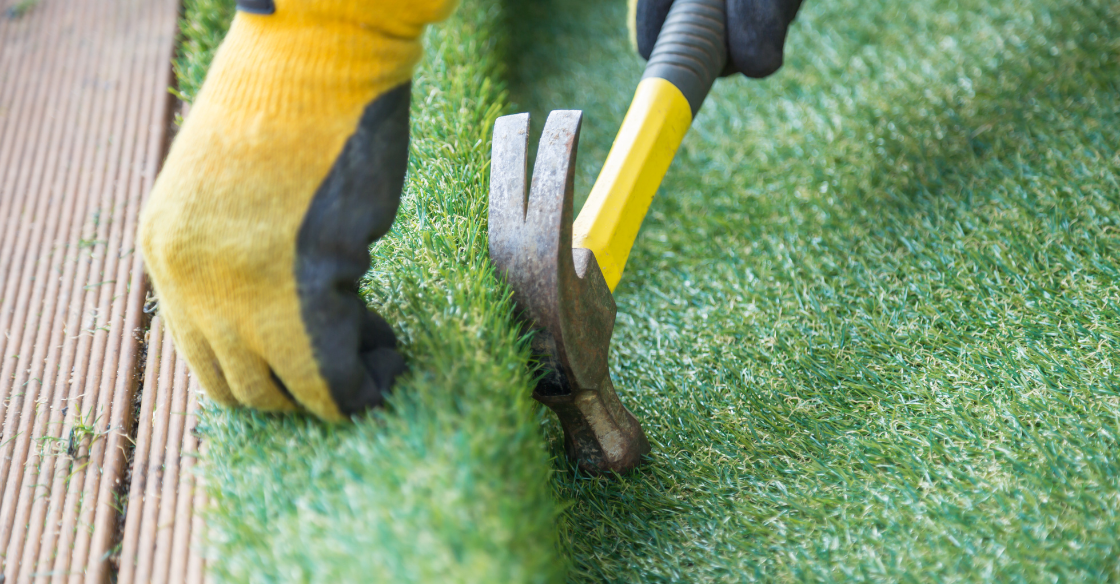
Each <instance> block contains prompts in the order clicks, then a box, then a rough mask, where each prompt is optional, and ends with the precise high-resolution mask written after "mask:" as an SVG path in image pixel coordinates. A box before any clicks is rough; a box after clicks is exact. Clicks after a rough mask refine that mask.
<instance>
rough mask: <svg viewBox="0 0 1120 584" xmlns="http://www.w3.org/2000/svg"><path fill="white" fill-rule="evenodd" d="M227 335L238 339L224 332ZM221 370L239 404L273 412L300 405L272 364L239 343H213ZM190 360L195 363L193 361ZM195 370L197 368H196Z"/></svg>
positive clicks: (288, 409)
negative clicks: (274, 370) (270, 365)
mask: <svg viewBox="0 0 1120 584" xmlns="http://www.w3.org/2000/svg"><path fill="white" fill-rule="evenodd" d="M222 337H224V338H236V337H233V336H232V335H222ZM213 353H214V354H215V355H216V356H217V360H218V363H219V366H220V367H221V371H222V373H223V375H224V376H225V379H226V381H227V383H228V384H229V388H230V393H232V394H233V397H234V399H236V400H237V403H239V404H241V405H245V406H249V407H252V408H257V409H259V410H265V411H270V412H285V411H292V410H295V409H297V408H298V406H297V404H296V403H295V401H294V400H293V398H292V394H291V393H290V392H289V391H288V388H287V387H286V386H285V385H284V384H283V382H281V381H280V379H279V377H278V376H277V375H276V374H275V373H274V372H273V370H272V368H271V367H269V363H268V361H266V360H265V359H264V358H263V357H262V356H260V355H258V354H257V353H255V352H253V351H252V350H250V349H249V348H247V347H246V346H245V345H244V344H242V343H239V342H219V343H217V344H215V345H214V351H213ZM188 362H190V363H191V364H192V366H193V365H194V362H193V361H190V359H189V358H188ZM194 369H197V367H195V368H194Z"/></svg>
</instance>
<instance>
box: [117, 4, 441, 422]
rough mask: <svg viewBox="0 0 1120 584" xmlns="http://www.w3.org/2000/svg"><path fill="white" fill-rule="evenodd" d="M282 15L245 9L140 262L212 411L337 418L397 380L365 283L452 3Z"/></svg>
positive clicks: (168, 178) (191, 121)
mask: <svg viewBox="0 0 1120 584" xmlns="http://www.w3.org/2000/svg"><path fill="white" fill-rule="evenodd" d="M274 2H275V4H273V0H240V3H239V12H238V14H237V16H236V17H235V18H234V21H233V24H232V26H231V28H230V31H229V33H228V35H227V36H226V39H225V41H224V42H223V43H222V45H221V47H220V48H219V50H218V52H217V55H216V56H215V58H214V62H213V65H212V66H211V69H210V73H209V75H208V77H207V79H206V82H205V83H204V85H203V87H202V89H201V90H200V92H199V94H198V97H197V99H196V100H195V102H194V104H193V106H192V108H191V111H190V114H189V115H188V117H187V119H186V121H185V123H184V124H183V127H182V130H181V131H180V132H179V135H178V136H177V138H176V139H175V142H174V144H173V145H172V147H171V152H170V154H169V156H168V158H167V161H166V163H165V164H164V167H163V170H162V171H161V173H160V176H159V178H158V180H157V181H156V184H155V186H154V188H153V191H152V194H151V197H150V199H149V201H148V203H147V206H146V207H145V209H144V210H143V214H142V217H141V225H140V234H139V238H140V249H141V252H142V253H143V256H144V260H145V262H146V264H147V267H148V271H149V273H150V275H151V279H152V282H153V283H154V285H155V288H156V292H157V293H158V295H159V302H160V315H161V317H162V318H163V319H164V322H165V324H166V325H167V327H168V328H169V329H170V331H171V334H172V336H173V337H174V340H175V346H176V348H177V349H178V351H179V352H180V354H181V355H183V356H185V357H186V359H187V361H188V363H189V364H190V366H191V370H192V371H193V373H194V375H196V376H197V377H198V379H199V381H200V382H201V384H202V387H203V388H204V389H205V390H206V392H207V393H208V394H209V395H210V397H211V398H213V399H214V400H215V401H218V402H220V403H222V404H226V405H237V404H240V405H245V406H251V407H255V408H260V409H262V410H273V411H276V410H293V409H306V410H308V411H310V412H312V413H314V414H315V415H317V416H319V417H321V418H324V419H328V420H338V419H342V418H344V417H346V416H348V415H350V414H353V413H356V412H360V411H362V410H364V409H366V408H368V407H371V406H376V405H379V404H381V403H382V401H383V400H384V397H385V394H386V392H387V391H388V390H389V388H390V386H391V385H392V383H393V379H394V377H395V376H396V375H398V374H399V373H400V372H401V371H403V369H404V362H403V360H402V358H401V356H400V355H399V354H398V353H397V352H396V350H395V346H396V338H395V336H394V335H393V332H392V330H391V329H390V328H389V326H388V324H387V323H386V322H385V321H384V319H382V318H381V317H380V316H378V315H377V314H376V313H373V312H371V311H369V310H368V309H367V307H366V306H365V303H364V302H363V301H362V300H361V298H360V297H359V296H358V293H357V280H358V279H359V278H360V277H361V276H362V275H363V274H364V273H365V272H366V271H367V270H368V269H369V262H370V258H369V249H368V248H369V245H370V243H372V242H373V241H374V240H376V239H378V238H379V237H381V236H382V235H384V234H385V233H386V232H387V231H388V230H389V227H390V226H391V225H392V223H393V218H394V216H395V215H396V212H397V205H398V203H399V199H400V193H401V188H402V186H403V182H404V174H405V168H406V165H407V162H408V104H409V87H410V79H411V77H412V70H413V67H414V66H415V64H416V62H417V61H418V60H419V58H420V53H421V46H420V41H419V37H420V34H421V33H422V31H423V29H424V26H425V25H426V24H428V23H431V22H434V21H437V20H441V19H443V18H445V17H446V16H447V15H448V14H449V13H450V12H451V10H452V8H453V7H454V1H453V0H377V1H376V2H369V1H366V0H274Z"/></svg>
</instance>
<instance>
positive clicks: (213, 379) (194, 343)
mask: <svg viewBox="0 0 1120 584" xmlns="http://www.w3.org/2000/svg"><path fill="white" fill-rule="evenodd" d="M169 312H170V311H169V310H168V309H167V308H166V306H165V307H163V308H162V309H161V310H160V318H161V319H163V326H164V327H165V328H166V329H167V330H168V331H169V332H170V333H171V338H172V339H173V340H174V341H175V351H176V352H177V353H178V354H179V355H180V356H182V357H183V358H185V359H186V360H187V364H188V365H190V369H191V374H193V375H194V376H195V377H196V378H198V382H199V385H201V386H202V389H203V391H205V392H206V395H207V396H208V397H209V398H210V399H212V400H214V401H216V402H218V403H219V404H221V405H223V406H226V407H233V406H236V405H238V400H237V398H236V397H234V395H233V390H232V389H230V387H229V383H227V382H226V377H225V374H224V373H223V372H222V366H221V363H219V361H218V356H217V355H216V354H214V350H213V349H212V348H211V347H210V343H208V342H206V338H205V337H204V336H203V335H202V334H201V333H200V332H199V331H198V329H196V328H194V327H192V326H190V320H189V319H184V320H183V321H182V322H181V323H180V322H178V321H175V322H173V318H172V316H171V314H169Z"/></svg>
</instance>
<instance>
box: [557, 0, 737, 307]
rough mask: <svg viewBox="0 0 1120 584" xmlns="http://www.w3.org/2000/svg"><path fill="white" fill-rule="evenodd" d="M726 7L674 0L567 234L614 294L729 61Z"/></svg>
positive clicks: (718, 1) (719, 1)
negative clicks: (688, 136)
mask: <svg viewBox="0 0 1120 584" xmlns="http://www.w3.org/2000/svg"><path fill="white" fill-rule="evenodd" d="M725 20H726V16H725V6H724V0H676V1H675V2H674V3H673V6H672V8H671V9H670V10H669V15H668V17H666V19H665V24H664V25H663V26H662V27H661V31H660V33H658V37H657V43H656V44H655V45H654V48H653V53H652V54H651V55H650V59H649V64H648V65H646V70H645V73H644V74H643V75H642V81H641V82H640V83H639V84H638V88H637V90H636V91H635V92H634V99H633V101H632V102H631V103H630V109H629V110H627V112H626V118H625V119H623V121H622V127H621V128H620V129H619V131H618V136H617V137H616V138H615V140H614V144H613V145H612V146H611V150H610V152H609V153H608V154H607V161H606V162H605V163H604V164H603V170H602V171H601V172H600V173H599V178H598V179H596V180H595V186H594V187H592V188H591V194H590V195H589V196H588V198H587V202H586V203H584V205H583V209H582V210H581V211H580V214H579V217H577V218H576V221H575V225H574V226H573V227H572V245H573V246H574V247H583V248H587V249H590V250H591V251H592V252H594V253H595V259H596V260H597V261H598V262H599V267H600V269H602V271H603V277H604V278H606V280H607V286H609V287H610V289H611V292H614V289H615V287H616V286H618V282H619V280H621V279H622V270H623V268H625V267H626V259H627V258H628V257H629V256H630V249H631V248H632V247H633V245H634V239H635V238H637V237H638V230H639V228H641V226H642V220H643V219H644V218H645V216H646V212H647V211H649V205H650V203H651V202H652V201H653V195H654V194H655V193H656V192H657V187H659V186H660V185H661V179H662V178H664V177H665V172H666V171H668V170H669V164H670V163H672V162H673V156H675V155H676V153H677V148H679V147H680V145H681V141H682V140H684V135H685V134H686V133H688V127H689V126H690V125H691V124H692V119H693V117H694V116H695V115H696V112H697V111H699V109H700V105H701V104H702V103H703V102H704V97H706V96H707V95H708V91H709V90H710V89H711V87H712V83H714V82H715V79H716V76H717V75H719V73H720V71H721V70H722V69H723V66H724V63H726V61H727V50H726V40H725V39H726V30H725V24H724V22H725Z"/></svg>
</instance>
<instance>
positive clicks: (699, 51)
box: [642, 0, 727, 118]
mask: <svg viewBox="0 0 1120 584" xmlns="http://www.w3.org/2000/svg"><path fill="white" fill-rule="evenodd" d="M726 64H727V7H726V5H725V0H676V2H673V6H672V8H670V9H669V16H668V17H666V18H665V24H663V25H662V27H661V32H660V33H659V34H658V36H657V43H656V44H655V45H654V46H653V53H652V54H650V56H649V63H648V64H647V65H646V70H645V73H643V74H642V79H650V78H660V79H664V80H666V81H668V82H670V83H672V84H673V85H675V86H676V87H677V89H680V90H681V93H683V94H684V97H685V99H687V100H688V105H689V106H691V107H692V117H693V118H695V117H696V114H697V112H699V111H700V106H701V105H703V103H704V98H705V97H707V96H708V92H709V91H711V89H712V84H713V83H715V81H716V78H717V77H718V76H719V74H720V73H721V72H722V71H723V68H724V65H726Z"/></svg>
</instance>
